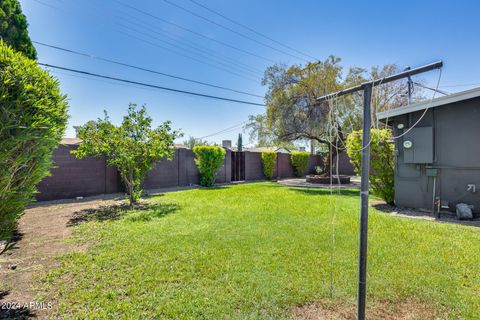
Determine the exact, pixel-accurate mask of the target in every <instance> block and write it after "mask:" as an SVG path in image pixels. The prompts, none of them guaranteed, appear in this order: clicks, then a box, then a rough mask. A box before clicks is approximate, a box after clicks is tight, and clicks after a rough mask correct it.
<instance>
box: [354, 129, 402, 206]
mask: <svg viewBox="0 0 480 320" xmlns="http://www.w3.org/2000/svg"><path fill="white" fill-rule="evenodd" d="M370 138H371V141H370V185H371V187H372V191H373V193H374V194H376V195H378V196H379V197H381V198H382V199H383V200H385V202H386V203H388V204H393V203H394V199H395V190H394V157H393V154H394V153H393V151H394V146H393V144H392V143H390V140H391V138H392V133H391V131H390V130H387V129H372V131H371V134H370ZM360 150H362V131H361V130H358V131H353V132H352V133H350V134H349V135H348V137H347V154H348V156H349V157H350V162H351V163H352V164H353V166H354V168H355V172H356V173H357V174H360V168H361V164H362V153H361V151H360Z"/></svg>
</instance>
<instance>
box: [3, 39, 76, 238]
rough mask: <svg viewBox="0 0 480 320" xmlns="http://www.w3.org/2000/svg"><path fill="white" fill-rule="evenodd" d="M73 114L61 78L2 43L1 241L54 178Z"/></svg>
mask: <svg viewBox="0 0 480 320" xmlns="http://www.w3.org/2000/svg"><path fill="white" fill-rule="evenodd" d="M67 109H68V105H67V102H66V96H64V95H62V94H61V93H60V88H59V84H58V82H57V81H56V80H55V78H53V77H52V76H50V74H49V73H48V72H46V71H44V70H42V69H41V68H40V67H39V66H38V65H37V64H36V62H35V61H33V60H30V59H28V58H26V57H25V56H24V55H22V54H20V53H18V52H15V51H14V50H12V49H11V48H10V47H8V46H7V45H5V44H4V43H3V42H2V41H1V40H0V239H6V238H8V237H9V235H10V234H11V232H12V230H13V228H14V227H15V222H16V219H17V217H18V216H19V215H20V214H21V213H22V212H23V209H24V206H25V205H26V204H27V203H28V202H30V201H31V200H32V198H33V195H34V194H35V192H36V188H35V186H36V185H37V184H38V183H39V182H40V180H42V178H43V177H45V176H46V175H48V173H49V168H50V167H51V166H52V161H51V156H52V153H53V150H54V149H55V147H56V146H57V145H58V143H59V141H60V139H61V138H62V136H63V133H64V131H65V126H66V124H67V119H68V116H67Z"/></svg>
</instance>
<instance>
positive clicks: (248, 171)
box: [245, 151, 265, 181]
mask: <svg viewBox="0 0 480 320" xmlns="http://www.w3.org/2000/svg"><path fill="white" fill-rule="evenodd" d="M263 179H265V176H264V175H263V164H262V153H261V152H248V151H245V180H247V181H248V180H263Z"/></svg>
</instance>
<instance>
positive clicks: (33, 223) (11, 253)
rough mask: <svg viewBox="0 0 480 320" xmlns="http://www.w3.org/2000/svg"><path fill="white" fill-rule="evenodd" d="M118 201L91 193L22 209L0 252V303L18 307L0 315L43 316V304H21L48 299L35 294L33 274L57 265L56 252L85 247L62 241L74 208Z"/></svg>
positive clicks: (67, 233) (93, 206) (89, 208)
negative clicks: (12, 233) (8, 245)
mask: <svg viewBox="0 0 480 320" xmlns="http://www.w3.org/2000/svg"><path fill="white" fill-rule="evenodd" d="M120 202H121V201H120V200H119V199H117V198H114V197H113V196H108V197H91V198H87V199H85V200H81V201H75V200H62V201H51V202H42V203H36V204H33V205H32V206H31V207H30V208H28V209H27V210H25V214H24V215H23V216H22V217H21V218H20V220H19V223H18V230H17V232H16V235H15V238H16V242H15V243H14V245H13V246H12V247H11V248H10V249H8V250H7V251H6V252H5V253H4V254H2V255H0V303H2V304H5V303H8V304H10V305H12V303H13V304H14V305H17V306H22V308H20V309H19V310H15V311H14V310H9V311H6V310H0V319H2V318H13V319H18V318H28V317H31V316H35V317H37V318H43V317H45V316H46V311H47V310H45V308H44V307H45V304H43V305H41V306H40V305H38V304H37V307H33V308H28V309H27V308H23V306H26V305H31V303H32V302H37V303H38V302H39V303H42V302H43V303H48V302H51V301H44V298H43V297H40V296H37V285H38V283H39V281H38V279H37V277H38V276H39V275H41V274H43V273H45V272H48V271H49V270H51V269H52V268H54V267H57V266H58V265H59V263H58V260H57V259H55V258H56V257H57V256H61V255H63V254H66V253H69V252H74V251H84V250H85V246H84V245H78V244H73V243H72V242H71V241H70V242H68V241H66V240H67V239H68V238H69V237H70V235H71V228H69V225H71V224H72V221H73V222H75V220H74V219H75V217H76V216H77V215H78V212H81V211H85V210H91V209H94V208H99V207H101V206H106V205H112V204H118V203H120ZM53 308H55V304H53ZM32 309H37V310H32Z"/></svg>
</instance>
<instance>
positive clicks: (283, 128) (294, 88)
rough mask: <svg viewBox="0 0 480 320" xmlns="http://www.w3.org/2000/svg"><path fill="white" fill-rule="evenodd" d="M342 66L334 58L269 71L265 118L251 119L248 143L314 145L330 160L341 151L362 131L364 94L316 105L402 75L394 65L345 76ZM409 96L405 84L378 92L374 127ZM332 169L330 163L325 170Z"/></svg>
mask: <svg viewBox="0 0 480 320" xmlns="http://www.w3.org/2000/svg"><path fill="white" fill-rule="evenodd" d="M340 61H341V60H340V58H338V57H335V56H330V57H328V58H327V59H326V60H324V61H318V62H314V63H308V64H307V65H305V66H302V65H294V66H291V67H287V66H285V65H278V64H277V65H273V66H271V67H269V68H267V70H266V71H265V75H264V78H263V81H262V84H263V85H265V86H266V87H267V93H266V96H265V100H266V105H267V108H266V113H265V114H263V115H254V116H250V122H249V123H248V124H247V125H246V129H247V130H249V131H250V137H251V138H253V139H256V140H257V141H258V142H259V143H264V144H268V143H278V141H283V142H286V141H289V142H291V141H298V140H310V141H312V142H313V143H314V144H315V145H316V146H317V147H318V148H319V149H320V150H323V151H327V152H328V153H329V157H328V160H331V158H332V156H333V155H334V154H336V153H338V152H340V151H343V150H344V149H345V144H346V143H345V140H346V136H347V135H348V133H350V132H352V131H353V130H358V129H360V128H361V124H362V109H363V95H362V93H361V92H360V93H356V94H352V95H347V96H342V97H339V98H333V99H330V100H329V101H325V102H322V103H317V99H318V98H319V97H321V96H324V95H326V94H329V93H333V92H336V91H338V90H341V89H344V88H347V87H350V86H354V85H358V84H361V83H362V82H365V81H367V80H369V79H378V78H383V77H386V76H388V75H391V74H394V73H396V72H398V71H400V70H399V67H397V66H396V65H385V66H383V67H378V66H377V67H373V68H372V69H371V71H370V72H367V70H365V69H362V68H357V67H352V68H350V69H349V70H348V71H347V72H345V73H344V71H343V67H342V66H341V65H340ZM406 93H407V84H406V82H405V81H397V82H392V83H389V84H386V85H382V86H378V87H375V88H374V91H373V98H372V120H373V123H374V125H376V123H377V122H376V117H375V114H376V112H378V111H384V110H387V109H390V108H395V107H398V106H400V105H404V104H405V103H406V102H407V95H406ZM420 97H421V90H416V91H415V97H414V99H419V98H420ZM329 163H330V161H327V163H326V164H327V167H328V164H329ZM327 169H328V168H327Z"/></svg>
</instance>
